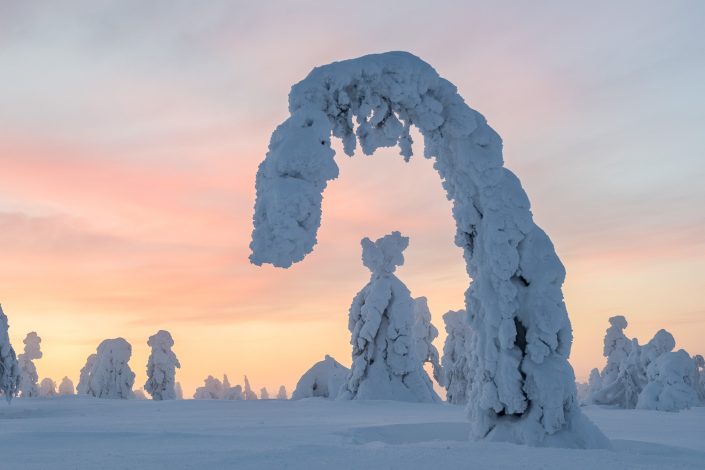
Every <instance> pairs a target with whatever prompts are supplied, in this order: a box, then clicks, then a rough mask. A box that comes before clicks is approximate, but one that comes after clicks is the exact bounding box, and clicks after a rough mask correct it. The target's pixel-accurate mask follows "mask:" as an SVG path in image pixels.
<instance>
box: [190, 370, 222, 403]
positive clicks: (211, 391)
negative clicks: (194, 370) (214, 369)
mask: <svg viewBox="0 0 705 470" xmlns="http://www.w3.org/2000/svg"><path fill="white" fill-rule="evenodd" d="M203 382H204V383H203V386H202V387H198V388H197V389H196V393H194V395H193V398H194V399H195V400H222V398H223V383H222V382H221V381H220V380H219V379H217V378H215V377H213V376H212V375H209V376H208V377H206V379H205V380H204V381H203Z"/></svg>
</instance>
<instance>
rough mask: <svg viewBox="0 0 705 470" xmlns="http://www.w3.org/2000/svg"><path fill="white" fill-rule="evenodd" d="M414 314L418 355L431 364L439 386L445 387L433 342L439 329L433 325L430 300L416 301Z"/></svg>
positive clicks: (414, 330) (421, 298) (439, 361)
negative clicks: (429, 306) (429, 305)
mask: <svg viewBox="0 0 705 470" xmlns="http://www.w3.org/2000/svg"><path fill="white" fill-rule="evenodd" d="M414 314H415V316H416V321H415V323H414V327H413V332H414V337H415V338H416V348H417V352H416V354H417V355H418V357H420V358H421V359H422V360H423V362H424V363H429V364H431V367H433V378H434V380H435V381H436V382H437V383H438V384H439V385H443V380H444V379H443V368H442V367H441V359H440V357H439V355H438V349H436V346H434V345H433V340H434V339H436V338H437V337H438V329H437V328H436V327H435V326H433V324H432V323H431V310H430V309H429V308H428V299H426V297H418V298H416V299H414Z"/></svg>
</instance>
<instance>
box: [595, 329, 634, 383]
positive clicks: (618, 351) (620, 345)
mask: <svg viewBox="0 0 705 470" xmlns="http://www.w3.org/2000/svg"><path fill="white" fill-rule="evenodd" d="M609 322H610V327H609V328H607V331H605V339H604V348H603V354H604V356H605V357H606V358H607V365H606V366H605V368H604V369H603V370H602V381H603V382H604V383H605V384H611V383H612V382H614V381H616V380H617V376H619V369H620V366H621V364H622V363H623V362H624V361H625V360H626V359H627V357H628V356H629V353H630V351H631V350H632V341H631V340H630V339H629V338H627V336H626V335H625V334H624V329H625V328H626V327H627V326H628V323H627V319H626V318H624V317H623V316H622V315H617V316H614V317H611V318H610V319H609Z"/></svg>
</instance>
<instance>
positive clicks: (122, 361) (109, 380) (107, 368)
mask: <svg viewBox="0 0 705 470" xmlns="http://www.w3.org/2000/svg"><path fill="white" fill-rule="evenodd" d="M130 356H132V346H130V343H128V342H127V341H125V339H123V338H115V339H106V340H104V341H103V342H102V343H100V345H98V351H97V356H96V358H95V363H94V364H93V367H92V369H91V371H90V372H89V375H88V387H87V394H88V395H92V396H94V397H96V398H121V399H129V398H132V397H133V393H132V385H134V383H135V373H134V372H132V370H131V369H130V366H129V365H128V361H129V360H130Z"/></svg>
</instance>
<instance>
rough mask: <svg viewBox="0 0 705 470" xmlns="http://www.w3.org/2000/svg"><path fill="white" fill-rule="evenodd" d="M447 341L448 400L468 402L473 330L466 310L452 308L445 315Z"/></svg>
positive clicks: (444, 369) (444, 351) (444, 357)
mask: <svg viewBox="0 0 705 470" xmlns="http://www.w3.org/2000/svg"><path fill="white" fill-rule="evenodd" d="M443 322H444V323H445V329H446V333H447V335H446V341H445V343H444V344H443V372H444V374H445V381H444V382H443V386H444V387H445V389H446V400H447V401H448V403H453V404H455V405H464V404H466V403H467V402H468V391H469V388H470V380H471V379H472V376H473V371H472V370H471V367H470V349H471V348H470V345H471V340H472V330H471V329H470V325H469V324H468V322H467V313H466V312H465V310H457V311H453V310H450V311H448V312H446V313H445V314H444V315H443Z"/></svg>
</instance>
